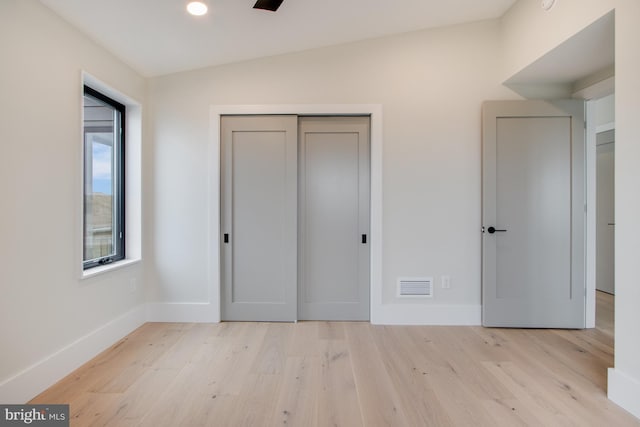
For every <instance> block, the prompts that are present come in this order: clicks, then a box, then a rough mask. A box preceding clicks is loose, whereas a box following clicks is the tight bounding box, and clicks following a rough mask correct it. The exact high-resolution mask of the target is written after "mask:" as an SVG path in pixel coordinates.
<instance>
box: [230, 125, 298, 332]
mask: <svg viewBox="0 0 640 427" xmlns="http://www.w3.org/2000/svg"><path fill="white" fill-rule="evenodd" d="M297 124H298V123H297V117H296V116H225V117H222V118H221V123H220V127H221V206H222V209H221V230H220V231H221V234H222V236H223V239H222V242H221V246H222V247H221V257H222V260H221V261H222V262H221V265H222V272H221V279H222V304H221V305H222V307H221V308H222V319H223V320H243V321H295V320H296V282H297V252H296V250H297V249H296V248H297V164H298V163H297Z"/></svg>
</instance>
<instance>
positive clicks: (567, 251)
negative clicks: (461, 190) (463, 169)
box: [482, 101, 585, 328]
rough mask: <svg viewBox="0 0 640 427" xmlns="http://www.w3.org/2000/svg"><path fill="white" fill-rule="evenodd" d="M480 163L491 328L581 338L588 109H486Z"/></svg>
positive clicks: (495, 105)
mask: <svg viewBox="0 0 640 427" xmlns="http://www.w3.org/2000/svg"><path fill="white" fill-rule="evenodd" d="M482 156H483V182H482V189H483V206H482V224H483V229H484V232H483V234H482V257H483V260H482V290H483V293H482V295H483V303H482V319H483V324H484V325H485V326H506V327H542V328H583V327H584V326H585V317H584V310H585V280H584V256H585V255H584V215H585V206H584V104H583V102H582V101H557V102H556V101H554V102H544V101H490V102H486V103H485V104H484V105H483V153H482Z"/></svg>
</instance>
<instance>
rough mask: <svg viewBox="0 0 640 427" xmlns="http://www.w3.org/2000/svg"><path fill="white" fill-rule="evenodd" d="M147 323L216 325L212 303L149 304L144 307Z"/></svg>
mask: <svg viewBox="0 0 640 427" xmlns="http://www.w3.org/2000/svg"><path fill="white" fill-rule="evenodd" d="M146 313H147V322H175V323H217V322H219V321H220V319H218V318H216V317H214V315H213V314H214V313H215V310H214V305H213V304H212V303H208V302H207V303H200V302H193V303H189V302H187V303H172V302H166V303H161V302H159V303H149V304H147V306H146Z"/></svg>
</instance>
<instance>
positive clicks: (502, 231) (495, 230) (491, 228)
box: [487, 227, 507, 234]
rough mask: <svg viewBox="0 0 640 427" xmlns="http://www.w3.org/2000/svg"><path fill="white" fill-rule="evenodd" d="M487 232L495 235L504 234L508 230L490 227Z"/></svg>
mask: <svg viewBox="0 0 640 427" xmlns="http://www.w3.org/2000/svg"><path fill="white" fill-rule="evenodd" d="M487 231H488V232H489V234H493V233H498V232H499V233H504V232H506V231H507V230H497V229H496V228H495V227H489V228H487Z"/></svg>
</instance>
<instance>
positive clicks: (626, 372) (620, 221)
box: [501, 0, 640, 417]
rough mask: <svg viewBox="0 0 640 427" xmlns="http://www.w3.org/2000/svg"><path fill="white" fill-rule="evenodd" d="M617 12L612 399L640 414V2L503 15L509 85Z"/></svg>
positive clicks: (601, 0)
mask: <svg viewBox="0 0 640 427" xmlns="http://www.w3.org/2000/svg"><path fill="white" fill-rule="evenodd" d="M614 8H615V20H616V30H615V40H616V49H615V58H616V67H615V73H616V76H615V87H616V96H615V121H616V177H615V180H616V248H615V252H616V314H615V316H616V319H615V320H616V331H615V369H613V370H611V371H610V372H609V383H608V392H609V397H610V398H611V399H612V400H613V401H615V402H616V403H618V404H620V405H621V406H623V407H624V408H625V409H627V410H629V411H631V412H632V413H633V414H634V415H636V416H638V417H640V399H638V396H640V339H638V333H637V326H638V325H639V324H640V311H638V309H637V307H638V305H639V304H640V286H638V273H637V259H638V254H640V222H639V221H638V218H640V193H639V192H638V191H637V188H638V182H639V181H640V168H639V167H638V164H640V120H638V116H639V114H640V96H639V94H640V79H639V78H638V76H640V50H639V49H638V47H637V44H638V40H640V26H638V22H639V21H640V2H638V1H637V0H563V1H559V2H557V5H556V7H554V8H553V9H552V10H551V11H550V12H544V11H542V10H541V9H540V3H539V2H537V1H530V0H520V1H519V2H518V3H516V4H515V5H514V7H513V8H512V9H511V10H510V11H509V12H508V13H507V14H506V15H505V16H504V17H503V20H502V23H503V27H502V37H501V38H502V40H503V43H504V64H503V66H504V68H503V74H502V75H503V77H504V79H505V80H506V79H507V78H509V77H510V76H512V75H513V74H515V73H516V72H517V71H519V70H521V69H523V68H524V67H526V66H527V65H529V64H530V63H532V62H533V61H534V60H535V59H537V58H539V57H540V56H542V55H543V54H545V53H547V52H548V51H550V50H551V49H553V48H554V47H556V46H557V45H559V44H560V43H562V42H563V41H564V40H566V39H567V38H568V37H570V36H571V35H573V34H575V33H577V32H578V31H580V30H581V29H582V28H584V27H586V26H587V25H589V24H590V23H592V22H593V21H595V20H596V19H598V18H600V17H601V16H603V15H604V14H605V13H607V12H609V11H610V10H612V9H614Z"/></svg>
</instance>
